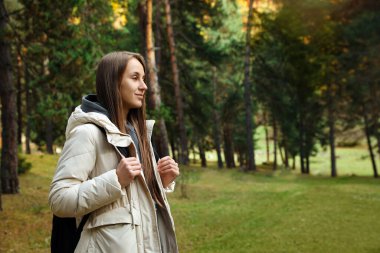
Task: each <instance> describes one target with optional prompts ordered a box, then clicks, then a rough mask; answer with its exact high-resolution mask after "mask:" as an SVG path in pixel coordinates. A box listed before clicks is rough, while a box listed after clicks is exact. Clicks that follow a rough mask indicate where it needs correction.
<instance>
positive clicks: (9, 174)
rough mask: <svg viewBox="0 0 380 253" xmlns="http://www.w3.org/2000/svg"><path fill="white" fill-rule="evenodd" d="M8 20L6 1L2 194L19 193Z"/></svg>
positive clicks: (0, 47)
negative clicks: (7, 32)
mask: <svg viewBox="0 0 380 253" xmlns="http://www.w3.org/2000/svg"><path fill="white" fill-rule="evenodd" d="M8 18H9V17H8V13H7V10H6V9H5V6H4V1H3V0H0V55H1V57H0V84H1V85H0V95H1V126H2V149H1V170H0V171H1V188H2V191H1V192H2V193H18V191H19V181H18V176H17V167H18V157H17V118H16V117H17V111H16V108H17V107H16V106H17V102H16V99H17V98H16V97H17V94H16V88H15V86H14V84H13V80H12V63H11V62H12V60H11V52H10V45H9V42H8V41H7V39H6V37H7V36H6V26H7V23H8Z"/></svg>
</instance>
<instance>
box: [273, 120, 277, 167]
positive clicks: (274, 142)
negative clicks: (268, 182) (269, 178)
mask: <svg viewBox="0 0 380 253" xmlns="http://www.w3.org/2000/svg"><path fill="white" fill-rule="evenodd" d="M273 156H274V160H273V170H276V169H277V123H276V119H275V118H273Z"/></svg>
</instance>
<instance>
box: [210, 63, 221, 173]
mask: <svg viewBox="0 0 380 253" xmlns="http://www.w3.org/2000/svg"><path fill="white" fill-rule="evenodd" d="M212 71H213V85H214V96H213V98H214V106H213V109H212V114H213V118H214V124H213V136H214V144H215V150H216V155H217V157H218V168H219V169H222V168H223V160H222V152H221V148H220V126H221V124H220V116H219V112H218V109H217V108H219V106H218V101H217V99H216V98H217V96H218V93H217V90H216V89H217V83H216V82H217V80H216V67H215V66H213V67H212Z"/></svg>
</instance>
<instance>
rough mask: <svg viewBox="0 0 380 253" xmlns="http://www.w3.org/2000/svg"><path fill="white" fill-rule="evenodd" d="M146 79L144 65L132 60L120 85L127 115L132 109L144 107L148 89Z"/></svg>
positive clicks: (134, 59)
mask: <svg viewBox="0 0 380 253" xmlns="http://www.w3.org/2000/svg"><path fill="white" fill-rule="evenodd" d="M144 78H145V72H144V67H143V65H142V64H141V63H140V62H139V61H138V60H137V59H136V58H131V59H130V60H129V61H128V64H127V67H126V68H125V71H124V73H123V76H122V79H121V85H120V94H121V98H122V100H123V106H124V111H125V112H126V113H128V112H129V110H130V109H134V108H140V107H141V106H142V105H143V100H144V96H145V91H146V90H147V89H148V87H147V86H146V84H145V82H144Z"/></svg>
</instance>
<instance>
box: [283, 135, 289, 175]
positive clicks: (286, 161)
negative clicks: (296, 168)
mask: <svg viewBox="0 0 380 253" xmlns="http://www.w3.org/2000/svg"><path fill="white" fill-rule="evenodd" d="M284 150H285V167H286V168H287V169H288V168H289V151H288V145H287V142H286V140H285V141H284Z"/></svg>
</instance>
